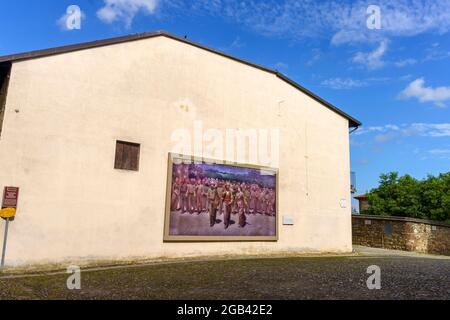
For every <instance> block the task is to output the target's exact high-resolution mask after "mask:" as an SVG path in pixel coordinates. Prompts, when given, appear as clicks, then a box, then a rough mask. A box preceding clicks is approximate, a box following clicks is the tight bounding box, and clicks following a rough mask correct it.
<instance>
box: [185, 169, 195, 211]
mask: <svg viewBox="0 0 450 320" xmlns="http://www.w3.org/2000/svg"><path fill="white" fill-rule="evenodd" d="M195 188H196V186H195V179H194V178H192V179H191V181H190V182H189V184H188V185H187V194H186V195H187V200H188V210H189V213H190V214H193V213H194V211H195V209H196V208H195V207H196V203H195V202H196V198H195Z"/></svg>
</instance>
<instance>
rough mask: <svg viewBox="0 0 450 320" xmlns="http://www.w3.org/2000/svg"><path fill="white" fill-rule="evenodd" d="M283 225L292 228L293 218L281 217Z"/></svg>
mask: <svg viewBox="0 0 450 320" xmlns="http://www.w3.org/2000/svg"><path fill="white" fill-rule="evenodd" d="M283 225H285V226H293V225H294V218H293V217H291V216H283Z"/></svg>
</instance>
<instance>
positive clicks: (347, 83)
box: [321, 78, 367, 90]
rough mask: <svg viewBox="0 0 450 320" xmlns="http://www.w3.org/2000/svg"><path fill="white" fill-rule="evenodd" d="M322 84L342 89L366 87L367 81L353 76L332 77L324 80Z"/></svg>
mask: <svg viewBox="0 0 450 320" xmlns="http://www.w3.org/2000/svg"><path fill="white" fill-rule="evenodd" d="M321 85H322V86H325V87H329V88H331V89H336V90H342V89H353V88H360V87H365V86H366V85H367V83H366V82H364V81H361V80H354V79H351V78H345V79H343V78H331V79H327V80H324V81H322V83H321Z"/></svg>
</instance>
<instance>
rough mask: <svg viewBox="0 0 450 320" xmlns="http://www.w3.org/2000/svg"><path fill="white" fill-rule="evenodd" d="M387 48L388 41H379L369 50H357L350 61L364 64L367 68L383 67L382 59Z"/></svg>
mask: <svg viewBox="0 0 450 320" xmlns="http://www.w3.org/2000/svg"><path fill="white" fill-rule="evenodd" d="M387 50H388V41H387V40H383V41H381V43H380V45H379V46H378V47H377V48H376V49H375V50H373V51H371V52H367V53H366V52H357V53H356V54H355V55H354V56H353V59H352V61H353V62H354V63H357V64H361V65H364V66H365V67H367V68H368V69H369V70H375V69H379V68H381V67H383V66H384V65H385V62H384V61H383V56H384V55H385V54H386V51H387Z"/></svg>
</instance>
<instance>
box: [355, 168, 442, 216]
mask: <svg viewBox="0 0 450 320" xmlns="http://www.w3.org/2000/svg"><path fill="white" fill-rule="evenodd" d="M367 197H368V200H369V208H368V209H367V210H364V211H363V212H362V213H363V214H371V215H383V216H402V217H411V218H419V219H431V220H437V221H449V220H450V172H448V173H445V174H441V175H439V176H437V177H434V176H431V175H430V176H428V177H427V179H424V180H417V179H415V178H413V177H411V176H410V175H405V176H402V177H400V176H399V174H398V173H397V172H391V173H387V174H382V175H381V176H380V182H379V186H378V188H375V189H373V190H372V191H370V192H369V193H368V195H367Z"/></svg>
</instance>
